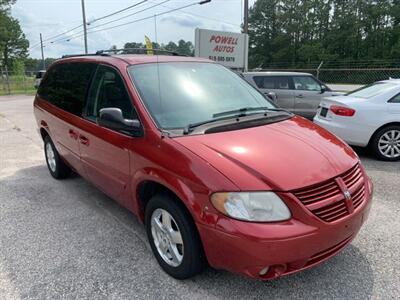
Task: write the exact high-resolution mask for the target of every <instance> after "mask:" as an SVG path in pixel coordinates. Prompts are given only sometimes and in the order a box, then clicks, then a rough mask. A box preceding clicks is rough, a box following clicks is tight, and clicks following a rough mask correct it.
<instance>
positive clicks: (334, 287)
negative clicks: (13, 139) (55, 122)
mask: <svg viewBox="0 0 400 300" xmlns="http://www.w3.org/2000/svg"><path fill="white" fill-rule="evenodd" d="M0 185H1V186H2V190H3V191H4V192H2V193H1V195H0V208H1V209H0V216H1V217H0V228H2V229H1V231H0V242H1V243H0V245H1V252H0V266H1V268H0V270H2V272H3V273H5V275H6V276H7V282H8V285H9V286H8V287H3V288H4V289H6V290H7V289H9V290H15V291H16V292H17V294H18V295H19V297H21V298H25V297H26V298H60V297H68V298H69V297H71V298H86V297H90V298H95V297H114V298H134V297H136V298H152V299H155V298H157V299H158V298H159V299H164V298H191V299H193V298H194V299H196V298H202V299H203V298H231V299H242V298H250V299H251V298H271V297H272V298H282V299H288V298H292V299H293V298H307V299H309V298H311V297H316V298H324V299H337V298H353V299H366V298H370V297H371V295H372V290H373V286H374V275H373V271H372V268H371V266H370V263H369V262H368V260H367V259H366V257H365V256H364V255H363V253H362V252H361V251H360V250H359V249H358V248H357V247H355V246H353V245H350V246H348V247H347V248H346V249H345V250H344V251H343V252H342V253H341V254H340V255H338V256H336V257H334V258H333V259H331V260H330V261H328V262H326V263H324V264H322V265H320V266H319V267H315V268H313V269H311V270H307V271H304V272H302V273H299V274H296V275H292V276H289V277H286V278H281V279H278V280H274V281H271V282H260V281H256V280H252V279H248V278H245V277H242V276H238V275H235V274H230V273H228V272H224V271H216V270H212V269H207V270H206V271H205V272H204V273H202V274H201V275H199V276H196V277H195V278H193V279H190V280H186V281H177V280H174V279H172V278H170V277H168V276H167V275H166V274H165V273H163V272H162V271H161V269H160V268H159V266H158V265H157V263H156V261H155V259H154V258H153V256H152V254H151V252H150V250H149V246H148V244H147V240H146V236H145V231H144V229H143V227H142V225H141V224H140V223H139V222H138V220H137V219H136V217H135V216H134V215H133V214H132V213H130V212H129V211H127V210H126V209H124V208H123V207H121V206H120V205H118V204H117V203H116V202H114V201H113V200H111V199H110V198H108V197H107V196H105V195H104V194H102V193H101V192H100V191H98V190H97V189H96V188H94V187H93V186H92V185H90V184H89V183H87V182H86V181H84V180H83V179H82V178H80V177H78V176H73V177H72V178H70V179H67V180H63V181H56V180H54V179H52V178H51V177H50V175H49V174H48V171H47V169H46V167H45V166H44V165H40V166H35V167H31V168H27V169H21V170H20V171H18V172H17V173H15V174H13V175H12V176H10V177H7V178H3V179H0ZM293 251H296V249H293ZM266 255H267V253H266Z"/></svg>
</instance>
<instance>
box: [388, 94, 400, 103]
mask: <svg viewBox="0 0 400 300" xmlns="http://www.w3.org/2000/svg"><path fill="white" fill-rule="evenodd" d="M389 102H390V103H400V94H398V95H397V96H394V97H393V98H392V99H390V100H389Z"/></svg>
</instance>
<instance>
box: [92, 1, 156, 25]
mask: <svg viewBox="0 0 400 300" xmlns="http://www.w3.org/2000/svg"><path fill="white" fill-rule="evenodd" d="M147 1H148V0H142V1H140V2H138V3H135V4H132V5H130V6H128V7H125V8H123V9H120V10H118V11H115V12H113V13H111V14H108V15H105V16H103V17H100V18H97V19H94V20H93V21H91V22H88V25H90V24H93V23H94V22H97V21H100V20H103V19H105V18H109V17H111V16H114V15H116V14H119V13H122V12H124V11H127V10H129V9H131V8H133V7H136V6H139V5H140V4H143V3H145V2H147Z"/></svg>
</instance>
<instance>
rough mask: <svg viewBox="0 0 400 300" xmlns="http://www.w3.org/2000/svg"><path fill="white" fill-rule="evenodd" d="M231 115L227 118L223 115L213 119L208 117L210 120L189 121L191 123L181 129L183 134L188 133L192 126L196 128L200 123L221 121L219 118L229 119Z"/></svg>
mask: <svg viewBox="0 0 400 300" xmlns="http://www.w3.org/2000/svg"><path fill="white" fill-rule="evenodd" d="M230 118H231V117H229V118H227V117H224V118H215V119H210V120H207V121H201V122H197V123H191V124H188V125H187V126H186V127H185V128H184V129H183V134H185V135H186V134H189V133H190V132H191V131H192V129H193V128H196V127H199V126H201V125H205V124H208V123H213V122H217V121H221V120H226V119H230Z"/></svg>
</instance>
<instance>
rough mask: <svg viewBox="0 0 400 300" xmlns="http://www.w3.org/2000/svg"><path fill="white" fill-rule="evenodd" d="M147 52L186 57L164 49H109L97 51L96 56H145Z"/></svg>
mask: <svg viewBox="0 0 400 300" xmlns="http://www.w3.org/2000/svg"><path fill="white" fill-rule="evenodd" d="M147 52H153V53H154V54H157V53H160V54H170V55H173V56H187V55H184V54H180V53H177V52H174V51H168V50H164V49H151V50H150V49H147V48H124V49H109V50H99V51H97V52H96V55H107V54H108V53H110V54H145V53H147Z"/></svg>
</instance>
